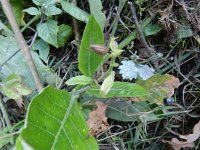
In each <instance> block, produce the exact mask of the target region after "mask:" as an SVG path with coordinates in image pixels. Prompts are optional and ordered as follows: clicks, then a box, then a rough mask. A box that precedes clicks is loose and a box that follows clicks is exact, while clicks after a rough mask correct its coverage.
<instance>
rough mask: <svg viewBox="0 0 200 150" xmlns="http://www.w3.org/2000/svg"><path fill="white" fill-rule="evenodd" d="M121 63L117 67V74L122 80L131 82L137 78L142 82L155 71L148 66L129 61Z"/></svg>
mask: <svg viewBox="0 0 200 150" xmlns="http://www.w3.org/2000/svg"><path fill="white" fill-rule="evenodd" d="M121 63H122V65H120V66H119V69H120V71H119V73H120V74H121V75H122V78H123V79H127V80H132V79H136V78H137V77H138V76H139V77H140V78H142V80H147V79H148V78H150V77H151V76H153V75H154V71H155V70H154V69H153V68H150V67H149V66H148V65H141V64H135V63H134V62H132V61H130V60H128V61H122V62H121Z"/></svg>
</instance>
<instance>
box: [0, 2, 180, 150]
mask: <svg viewBox="0 0 200 150" xmlns="http://www.w3.org/2000/svg"><path fill="white" fill-rule="evenodd" d="M32 2H33V5H34V6H32V7H29V8H26V9H24V10H23V13H22V14H21V15H20V16H18V19H17V20H18V24H19V25H23V27H22V29H21V31H22V32H23V31H25V30H26V29H27V28H28V27H29V26H30V25H31V24H33V22H35V21H37V20H40V21H39V22H38V23H37V24H36V25H35V31H34V32H35V36H34V38H33V39H32V42H31V44H30V49H31V54H32V57H33V61H34V63H35V64H36V66H37V69H38V72H39V76H40V78H41V82H42V84H44V83H46V84H48V86H47V87H46V88H43V89H42V90H41V91H39V94H35V93H34V94H33V93H32V94H33V96H34V97H33V98H32V100H31V101H30V103H29V105H28V109H27V113H26V117H25V120H24V126H23V127H22V128H21V130H20V131H19V132H17V133H16V134H17V135H18V137H17V140H16V142H15V143H16V144H15V147H16V149H17V150H26V149H38V150H40V149H41V150H46V149H55V150H60V149H70V150H71V149H72V150H79V149H81V150H98V149H99V145H98V143H97V141H96V140H95V138H94V136H93V135H95V134H92V133H93V132H91V129H89V128H88V125H87V122H86V119H85V118H88V116H87V115H85V116H86V117H85V116H84V115H83V112H84V111H85V110H84V106H82V105H81V103H80V101H81V99H82V98H83V97H84V98H85V97H86V98H85V99H86V100H85V101H89V100H87V97H90V98H92V99H93V100H94V101H97V100H96V99H97V98H100V99H103V100H105V101H106V100H108V101H109V103H108V104H105V105H107V106H108V107H107V108H105V112H104V115H105V116H106V117H108V118H110V119H114V120H117V121H123V122H137V124H138V126H136V127H135V128H136V129H135V132H136V135H135V136H134V144H135V143H137V142H138V141H139V137H143V136H144V135H145V134H146V126H147V124H148V122H154V121H158V120H161V119H163V118H164V117H166V116H170V115H174V114H176V112H170V113H169V112H168V110H169V109H171V108H172V107H165V106H163V105H162V104H163V100H164V99H165V98H168V99H169V98H171V96H172V95H173V94H174V88H177V87H178V85H179V80H178V79H177V78H175V77H173V76H171V75H169V74H165V75H160V74H157V73H156V70H154V69H153V68H151V67H149V66H148V65H147V64H144V63H146V62H145V61H143V64H142V63H139V62H133V61H130V60H129V61H126V59H122V58H123V57H122V54H123V53H124V52H126V51H125V50H122V48H124V47H125V46H127V44H128V43H130V42H131V41H132V40H133V39H135V38H137V36H138V35H137V32H136V30H134V31H133V32H132V33H131V34H130V35H129V36H127V37H126V38H125V39H124V40H123V41H122V42H121V43H119V44H118V42H117V38H115V37H110V38H109V39H108V42H105V41H104V33H103V30H104V27H105V23H106V17H105V14H104V13H103V12H102V2H101V0H89V5H90V14H89V13H87V12H85V11H84V10H82V9H80V8H79V7H77V6H76V5H75V4H73V3H72V2H69V1H66V0H32ZM125 2H126V1H120V3H125ZM136 3H137V5H138V6H139V10H141V12H143V11H144V9H143V8H142V4H143V3H145V1H143V0H138V1H137V2H136ZM21 10H22V8H21ZM24 13H25V15H27V14H28V15H29V16H32V17H33V18H32V19H31V20H30V21H29V22H28V23H27V24H26V23H25V22H24V21H21V22H20V20H23V19H24V18H23V16H24ZM62 13H67V14H69V15H71V16H73V17H74V18H76V19H77V20H79V21H82V22H85V23H87V24H86V27H85V29H84V33H83V36H82V39H81V44H80V45H76V46H77V47H78V48H79V49H78V71H79V73H80V74H79V75H77V76H75V77H71V78H68V79H66V78H65V77H64V80H63V81H65V80H66V82H65V86H66V87H67V88H68V89H70V90H69V91H67V90H64V89H63V90H60V89H58V88H55V87H56V85H57V84H60V85H61V83H64V82H63V81H61V79H60V78H59V77H58V76H57V75H56V74H55V72H54V71H53V70H52V69H50V68H49V67H48V66H46V65H44V64H48V61H49V58H48V56H49V53H50V48H53V49H55V48H56V49H57V50H59V49H60V48H65V46H66V43H67V41H68V40H69V38H70V36H71V34H72V28H71V26H69V25H68V24H65V23H63V22H62V23H60V22H59V21H58V20H59V16H60V15H61V14H62ZM151 20H152V19H146V20H145V21H144V22H143V24H142V30H143V32H144V36H149V35H153V34H155V33H157V32H159V31H160V30H161V29H162V26H160V25H157V24H150V22H151ZM113 28H115V27H113ZM0 30H1V31H2V35H0V41H1V42H2V44H1V45H0V64H2V66H1V68H0V69H1V74H0V79H1V82H0V89H1V91H2V92H1V93H2V94H3V95H4V96H7V97H8V98H10V99H15V100H16V101H17V100H19V99H21V98H23V97H24V96H27V95H29V94H30V93H31V92H32V91H34V90H35V89H36V86H35V82H34V80H33V77H32V74H31V72H30V71H29V69H28V66H27V62H26V61H24V59H23V58H24V57H23V54H22V52H21V51H19V49H20V48H19V46H18V44H17V40H16V38H15V37H14V34H13V32H12V31H11V30H10V29H9V28H7V27H6V25H4V24H3V23H1V22H0ZM113 31H114V30H113ZM78 42H79V41H77V43H78ZM13 54H14V55H13ZM4 56H6V57H5V58H4ZM11 56H13V57H11ZM137 57H138V56H137ZM151 57H152V59H153V57H154V56H151ZM155 57H156V58H157V54H156V55H155ZM160 57H162V56H160ZM138 58H139V57H138ZM156 58H155V59H156ZM119 60H120V61H119ZM144 60H145V59H144ZM146 60H148V59H146ZM105 64H107V65H108V67H107V68H104V65H105ZM118 73H119V74H118ZM117 75H118V76H121V77H122V79H123V80H122V81H119V80H117V79H116V76H117ZM133 79H134V80H133ZM124 80H125V81H124ZM126 80H130V81H131V82H129V81H126ZM31 96H32V95H31ZM88 99H89V98H88ZM116 99H117V100H120V101H119V102H118V101H117V103H116ZM168 99H167V100H168ZM1 109H2V108H1ZM87 111H89V112H91V110H89V109H87ZM87 113H88V112H87ZM84 117H85V118H84ZM7 124H10V123H9V122H8V123H7ZM107 124H108V123H107ZM20 125H21V124H20ZM10 128H11V127H9V129H10ZM12 130H14V129H12V128H11V129H10V131H12ZM143 130H144V131H143ZM10 131H8V132H7V131H5V133H6V132H7V133H9V132H10ZM5 133H3V135H5ZM140 133H142V134H143V135H140ZM10 137H11V138H10ZM9 142H10V143H12V144H13V135H9V137H8V138H7V137H6V138H5V140H4V141H2V144H1V145H0V146H1V147H3V146H4V145H6V144H7V143H9ZM136 145H137V144H136ZM1 147H0V148H1Z"/></svg>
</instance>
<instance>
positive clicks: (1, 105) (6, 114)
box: [0, 96, 11, 127]
mask: <svg viewBox="0 0 200 150" xmlns="http://www.w3.org/2000/svg"><path fill="white" fill-rule="evenodd" d="M0 109H1V111H2V114H3V117H4V119H5V121H6V125H7V127H11V123H10V119H9V117H8V113H7V111H6V108H5V106H4V104H3V100H2V98H1V96H0Z"/></svg>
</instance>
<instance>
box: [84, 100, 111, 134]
mask: <svg viewBox="0 0 200 150" xmlns="http://www.w3.org/2000/svg"><path fill="white" fill-rule="evenodd" d="M95 104H96V106H97V109H96V110H94V111H92V112H90V114H89V119H88V121H87V124H88V126H89V128H90V131H91V132H90V133H91V135H94V136H95V135H98V134H99V133H101V132H103V131H106V130H107V129H108V127H109V124H108V123H107V117H106V116H105V112H106V108H107V105H105V104H104V103H102V102H98V101H97V102H96V103H95Z"/></svg>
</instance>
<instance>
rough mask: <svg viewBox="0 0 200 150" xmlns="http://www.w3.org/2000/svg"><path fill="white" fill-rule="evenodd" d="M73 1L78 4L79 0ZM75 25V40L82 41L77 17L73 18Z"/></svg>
mask: <svg viewBox="0 0 200 150" xmlns="http://www.w3.org/2000/svg"><path fill="white" fill-rule="evenodd" d="M72 3H73V4H74V5H75V6H77V1H76V0H72ZM72 22H73V26H74V35H75V40H76V41H77V42H78V43H80V39H81V38H80V33H79V27H78V22H77V20H76V19H75V18H72Z"/></svg>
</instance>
